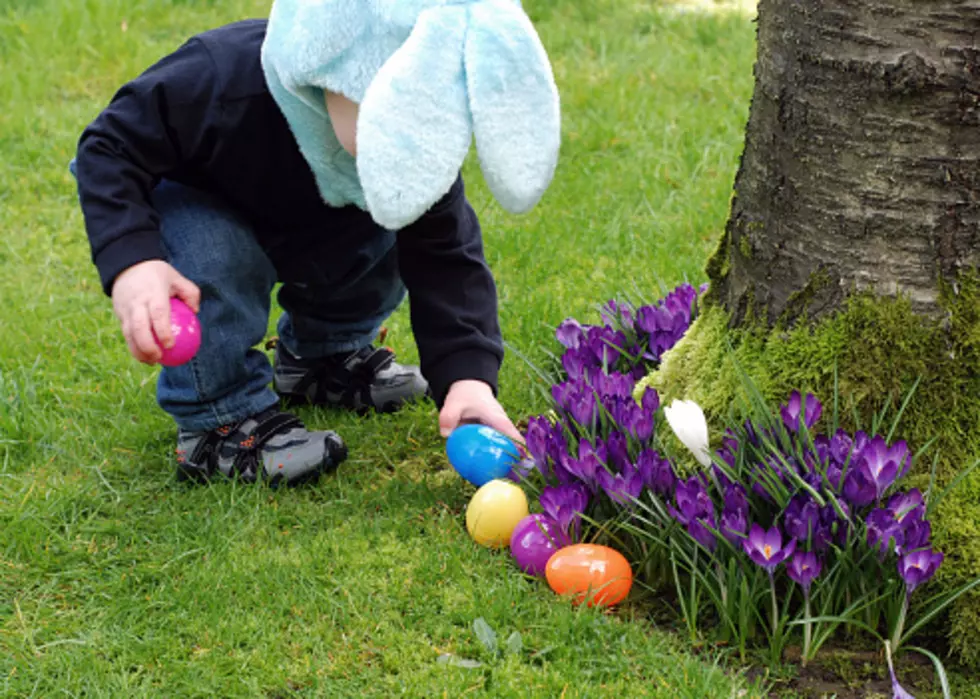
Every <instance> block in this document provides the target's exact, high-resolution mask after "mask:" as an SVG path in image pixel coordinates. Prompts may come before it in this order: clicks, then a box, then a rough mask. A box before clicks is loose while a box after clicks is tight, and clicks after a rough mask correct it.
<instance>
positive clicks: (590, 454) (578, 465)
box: [556, 439, 607, 519]
mask: <svg viewBox="0 0 980 699" xmlns="http://www.w3.org/2000/svg"><path fill="white" fill-rule="evenodd" d="M606 461H607V456H606V445H605V444H604V443H603V442H602V440H597V441H596V445H595V446H592V443H591V442H589V440H587V439H582V440H581V441H579V445H578V458H577V459H576V458H572V457H569V458H568V459H567V460H566V463H565V464H564V465H565V468H566V469H567V470H568V472H569V473H571V474H572V475H573V476H575V477H576V478H578V479H579V480H580V481H582V483H584V484H585V485H587V486H589V488H593V486H594V484H595V477H596V473H598V472H599V470H600V469H604V468H605V464H606ZM556 519H557V518H556Z"/></svg>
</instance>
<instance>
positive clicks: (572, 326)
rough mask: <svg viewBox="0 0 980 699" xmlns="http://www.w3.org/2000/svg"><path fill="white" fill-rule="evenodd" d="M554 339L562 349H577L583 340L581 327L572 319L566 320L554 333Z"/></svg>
mask: <svg viewBox="0 0 980 699" xmlns="http://www.w3.org/2000/svg"><path fill="white" fill-rule="evenodd" d="M555 338H556V339H557V340H558V342H560V343H561V345H562V346H563V347H566V348H568V349H573V350H574V349H578V348H579V345H581V344H582V340H583V338H584V333H583V332H582V325H581V324H580V323H579V322H578V321H577V320H575V319H574V318H566V319H565V320H563V321H562V322H561V325H559V326H558V329H557V330H556V331H555Z"/></svg>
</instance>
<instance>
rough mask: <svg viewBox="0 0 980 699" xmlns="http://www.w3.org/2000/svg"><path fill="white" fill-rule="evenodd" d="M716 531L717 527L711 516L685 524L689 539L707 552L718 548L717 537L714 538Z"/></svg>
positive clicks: (707, 515) (704, 516)
mask: <svg viewBox="0 0 980 699" xmlns="http://www.w3.org/2000/svg"><path fill="white" fill-rule="evenodd" d="M717 529H718V525H717V524H716V523H715V517H714V515H713V514H706V515H703V516H701V517H698V518H697V519H692V520H691V521H690V522H688V524H687V533H688V534H690V535H691V538H692V539H694V540H695V541H696V542H698V543H699V544H701V545H702V546H704V547H705V548H706V549H708V550H709V551H714V550H715V548H716V547H717V546H718V537H716V536H715V531H716V530H717Z"/></svg>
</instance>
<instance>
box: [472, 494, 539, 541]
mask: <svg viewBox="0 0 980 699" xmlns="http://www.w3.org/2000/svg"><path fill="white" fill-rule="evenodd" d="M527 515H528V510H527V496H526V495H525V494H524V491H523V490H521V489H520V488H519V487H518V486H516V485H514V484H513V483H511V482H510V481H504V480H493V481H490V482H489V483H487V484H486V485H484V486H482V487H481V488H480V489H479V490H477V491H476V492H475V493H474V494H473V498H472V499H471V500H470V504H469V505H467V507H466V531H468V532H469V533H470V536H472V537H473V540H474V541H475V542H476V543H478V544H480V545H481V546H489V547H492V548H500V547H503V546H507V545H508V544H510V535H511V534H512V533H513V531H514V528H515V527H516V526H517V523H518V522H520V521H521V520H522V519H524V518H525V517H527Z"/></svg>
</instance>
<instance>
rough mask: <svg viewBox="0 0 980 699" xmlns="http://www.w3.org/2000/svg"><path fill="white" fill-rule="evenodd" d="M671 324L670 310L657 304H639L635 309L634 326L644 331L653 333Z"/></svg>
mask: <svg viewBox="0 0 980 699" xmlns="http://www.w3.org/2000/svg"><path fill="white" fill-rule="evenodd" d="M672 325H673V318H672V317H671V315H670V312H669V311H667V310H665V309H663V308H660V307H658V306H640V307H639V308H638V309H636V328H637V330H642V331H643V332H645V333H655V332H657V331H658V330H661V329H663V328H668V327H671V326H672Z"/></svg>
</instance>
